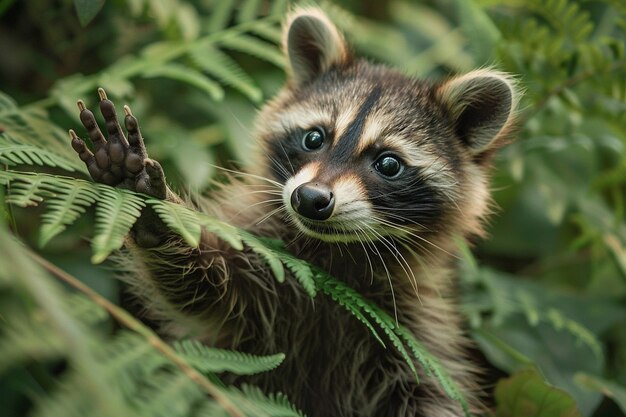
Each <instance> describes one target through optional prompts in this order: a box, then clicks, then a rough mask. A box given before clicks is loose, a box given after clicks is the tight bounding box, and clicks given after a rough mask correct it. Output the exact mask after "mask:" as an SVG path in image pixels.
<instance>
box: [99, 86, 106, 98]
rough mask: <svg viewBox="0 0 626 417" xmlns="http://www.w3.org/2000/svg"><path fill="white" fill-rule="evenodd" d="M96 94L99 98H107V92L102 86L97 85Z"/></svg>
mask: <svg viewBox="0 0 626 417" xmlns="http://www.w3.org/2000/svg"><path fill="white" fill-rule="evenodd" d="M98 95H99V96H100V100H101V101H102V100H107V99H108V98H107V92H106V91H104V88H102V87H98Z"/></svg>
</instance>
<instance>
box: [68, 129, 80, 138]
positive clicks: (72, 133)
mask: <svg viewBox="0 0 626 417" xmlns="http://www.w3.org/2000/svg"><path fill="white" fill-rule="evenodd" d="M69 133H70V139H72V140H74V139H78V135H76V132H74V129H70V131H69Z"/></svg>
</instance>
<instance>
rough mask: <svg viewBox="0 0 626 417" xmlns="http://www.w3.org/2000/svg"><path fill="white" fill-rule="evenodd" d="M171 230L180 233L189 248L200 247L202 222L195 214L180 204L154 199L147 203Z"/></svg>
mask: <svg viewBox="0 0 626 417" xmlns="http://www.w3.org/2000/svg"><path fill="white" fill-rule="evenodd" d="M146 203H148V204H149V205H150V206H152V208H153V209H154V211H156V212H157V214H158V215H159V217H160V218H161V220H163V221H164V222H165V224H167V225H168V226H169V228H170V229H171V230H173V231H175V232H176V233H178V234H179V235H180V236H181V237H182V238H183V239H185V241H186V242H187V244H189V246H191V247H194V248H197V247H198V246H199V245H200V232H201V230H200V222H199V221H198V218H197V216H196V215H195V212H194V211H192V210H189V209H188V208H186V207H184V206H182V205H180V204H167V203H166V202H164V201H162V200H155V199H153V198H151V199H149V200H147V201H146Z"/></svg>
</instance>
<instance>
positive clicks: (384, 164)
mask: <svg viewBox="0 0 626 417" xmlns="http://www.w3.org/2000/svg"><path fill="white" fill-rule="evenodd" d="M374 169H375V170H376V171H378V172H379V173H380V174H381V175H383V176H385V177H387V178H394V177H396V176H397V175H398V174H400V171H402V162H400V160H399V159H398V158H396V157H395V156H393V155H383V156H381V157H380V158H378V160H377V161H376V162H374Z"/></svg>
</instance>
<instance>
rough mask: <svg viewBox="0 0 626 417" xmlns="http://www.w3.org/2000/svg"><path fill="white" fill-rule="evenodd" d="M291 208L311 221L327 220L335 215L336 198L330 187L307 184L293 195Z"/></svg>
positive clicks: (294, 191)
mask: <svg viewBox="0 0 626 417" xmlns="http://www.w3.org/2000/svg"><path fill="white" fill-rule="evenodd" d="M291 207H293V209H294V210H295V211H296V212H298V214H301V215H303V216H304V217H306V218H309V219H311V220H326V219H328V218H329V217H330V215H331V214H332V213H333V208H334V207H335V196H334V195H333V193H332V191H331V190H330V188H329V187H328V186H326V185H324V184H319V183H311V182H307V183H305V184H302V185H301V186H299V187H298V188H296V189H295V190H293V193H291Z"/></svg>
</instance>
